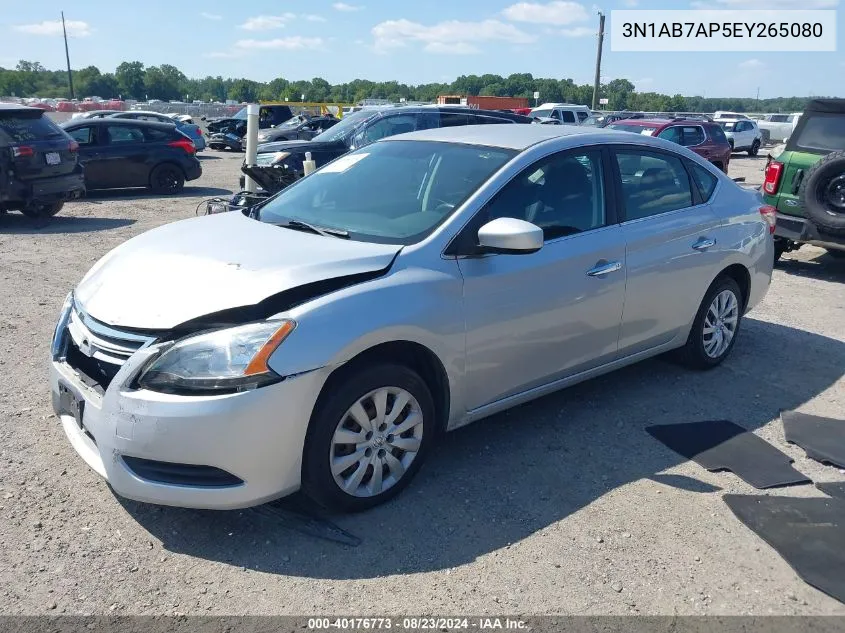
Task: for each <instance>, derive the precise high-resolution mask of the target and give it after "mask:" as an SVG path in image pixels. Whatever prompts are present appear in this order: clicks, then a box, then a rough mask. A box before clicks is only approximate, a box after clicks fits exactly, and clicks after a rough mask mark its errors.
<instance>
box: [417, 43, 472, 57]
mask: <svg viewBox="0 0 845 633" xmlns="http://www.w3.org/2000/svg"><path fill="white" fill-rule="evenodd" d="M425 50H426V52H428V53H435V54H440V55H474V54H476V53H480V52H481V51H479V50H478V48H477V47H475V46H473V45H472V44H469V43H467V42H454V43H451V44H447V43H446V42H431V43H430V44H426V46H425Z"/></svg>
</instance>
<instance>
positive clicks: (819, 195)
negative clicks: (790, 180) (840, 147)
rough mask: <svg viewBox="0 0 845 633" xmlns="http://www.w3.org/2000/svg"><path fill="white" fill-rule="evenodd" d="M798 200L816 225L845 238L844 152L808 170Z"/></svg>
mask: <svg viewBox="0 0 845 633" xmlns="http://www.w3.org/2000/svg"><path fill="white" fill-rule="evenodd" d="M798 199H799V200H800V201H801V206H802V207H803V208H804V213H805V215H806V216H807V218H809V219H810V220H811V221H812V222H813V224H815V225H816V226H817V227H819V228H820V229H822V230H823V231H825V232H827V233H830V234H832V235H845V151H838V152H831V153H830V154H828V155H827V156H825V157H824V158H822V159H821V160H820V161H819V162H817V163H816V164H815V165H813V166H812V167H811V168H810V169H809V170H808V171H807V175H806V176H805V177H804V180H803V181H801V187H800V188H799V190H798Z"/></svg>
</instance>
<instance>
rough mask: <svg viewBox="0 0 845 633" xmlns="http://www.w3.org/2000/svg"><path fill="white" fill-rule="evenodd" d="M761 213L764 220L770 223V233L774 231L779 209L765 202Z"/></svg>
mask: <svg viewBox="0 0 845 633" xmlns="http://www.w3.org/2000/svg"><path fill="white" fill-rule="evenodd" d="M760 215H761V216H763V220H765V222H766V224H768V225H769V234H772V233H774V232H775V224H777V209H775V208H774V207H773V206H772V205H770V204H765V205H763V206H762V207H760Z"/></svg>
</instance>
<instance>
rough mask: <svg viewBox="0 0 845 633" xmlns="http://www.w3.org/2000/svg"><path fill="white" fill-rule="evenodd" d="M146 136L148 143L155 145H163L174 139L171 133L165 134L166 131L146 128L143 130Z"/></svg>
mask: <svg viewBox="0 0 845 633" xmlns="http://www.w3.org/2000/svg"><path fill="white" fill-rule="evenodd" d="M143 132H144V136H145V137H146V139H147V140H148V141H151V142H154V143H162V142H164V141H169V140H171V139H172V136H171V134H170V133H168V132H165V131H164V130H155V129H153V128H144V130H143Z"/></svg>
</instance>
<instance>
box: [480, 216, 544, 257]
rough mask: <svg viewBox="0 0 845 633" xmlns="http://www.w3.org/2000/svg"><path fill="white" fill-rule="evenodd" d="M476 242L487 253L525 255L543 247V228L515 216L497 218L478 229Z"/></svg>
mask: <svg viewBox="0 0 845 633" xmlns="http://www.w3.org/2000/svg"><path fill="white" fill-rule="evenodd" d="M478 243H479V245H480V246H481V247H482V249H484V250H485V251H486V252H488V253H502V254H509V255H527V254H530V253H536V252H537V251H539V250H540V249H541V248H543V229H541V228H540V227H539V226H537V225H535V224H531V222H526V221H525V220H517V219H516V218H497V219H495V220H491V221H490V222H488V223H487V224H485V225H484V226H482V227H481V228H480V229H478Z"/></svg>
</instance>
